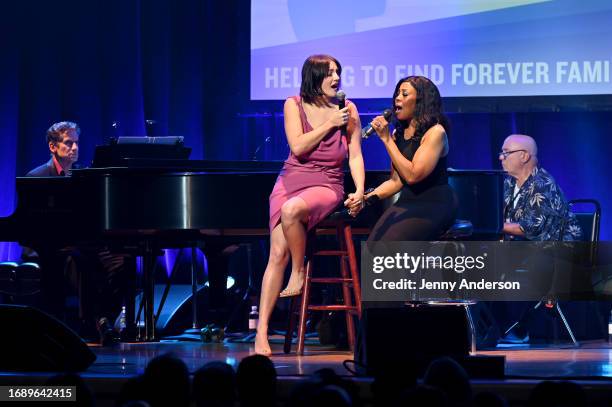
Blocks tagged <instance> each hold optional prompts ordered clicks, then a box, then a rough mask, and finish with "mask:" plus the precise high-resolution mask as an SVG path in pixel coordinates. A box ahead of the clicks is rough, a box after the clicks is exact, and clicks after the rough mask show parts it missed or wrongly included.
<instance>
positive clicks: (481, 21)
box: [251, 0, 612, 100]
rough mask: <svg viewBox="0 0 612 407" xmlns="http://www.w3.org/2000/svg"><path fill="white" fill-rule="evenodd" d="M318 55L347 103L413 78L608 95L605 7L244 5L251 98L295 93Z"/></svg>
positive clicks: (472, 87) (309, 1) (438, 2)
mask: <svg viewBox="0 0 612 407" xmlns="http://www.w3.org/2000/svg"><path fill="white" fill-rule="evenodd" d="M321 53H325V54H331V55H333V56H335V57H336V58H338V59H339V61H340V62H341V64H342V67H343V72H342V87H343V89H345V90H346V92H347V94H348V96H349V97H351V98H388V97H389V96H390V95H391V94H392V93H393V88H394V86H395V83H396V82H397V80H398V79H399V78H401V77H404V76H408V75H413V74H414V75H425V76H427V77H429V78H431V79H432V80H433V81H434V82H435V83H436V84H437V85H438V86H439V88H440V91H441V93H442V95H444V96H447V97H449V96H450V97H470V96H536V95H601V94H612V84H611V76H612V75H611V72H610V71H611V66H610V65H611V60H612V1H611V0H582V1H578V0H497V1H495V0H490V1H482V0H481V1H479V0H464V1H458V0H252V2H251V99H253V100H277V99H284V98H286V97H287V96H288V95H292V94H296V93H298V91H299V85H300V80H301V78H300V70H301V66H302V63H303V62H304V59H305V58H306V57H307V56H308V55H311V54H321Z"/></svg>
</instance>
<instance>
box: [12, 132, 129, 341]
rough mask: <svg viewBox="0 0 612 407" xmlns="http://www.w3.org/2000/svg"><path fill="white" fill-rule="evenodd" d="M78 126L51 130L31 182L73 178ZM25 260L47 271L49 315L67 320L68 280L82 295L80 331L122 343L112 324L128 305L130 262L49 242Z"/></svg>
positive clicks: (29, 251)
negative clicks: (125, 292)
mask: <svg viewBox="0 0 612 407" xmlns="http://www.w3.org/2000/svg"><path fill="white" fill-rule="evenodd" d="M80 134H81V129H80V128H79V126H78V124H76V123H73V122H68V121H63V122H58V123H55V124H53V125H52V126H51V127H49V129H48V130H47V144H48V146H49V151H50V153H51V158H50V159H49V161H47V162H46V163H45V164H42V165H40V166H39V167H36V168H35V169H33V170H32V171H30V172H28V174H27V176H29V177H62V176H69V175H70V171H71V170H72V167H73V165H74V163H75V162H76V161H77V160H78V158H79V136H80ZM22 257H24V258H26V259H28V260H36V261H38V262H39V263H40V264H41V269H42V276H41V281H42V292H43V306H44V307H45V308H46V311H48V312H50V313H52V314H54V315H55V316H56V317H58V318H60V319H62V318H63V317H64V315H63V314H64V303H63V302H64V301H65V298H64V295H63V294H64V285H65V282H66V279H67V278H68V279H69V280H71V284H70V285H71V286H72V287H73V288H74V289H76V290H77V291H78V294H79V319H80V322H81V324H82V325H83V326H82V327H80V328H81V329H79V330H80V331H82V333H85V334H87V333H88V328H89V329H90V330H93V329H91V328H93V326H94V323H95V327H96V328H97V330H98V332H99V334H100V341H101V342H102V344H104V345H108V344H112V343H114V342H117V341H118V339H119V338H118V335H117V332H115V331H114V330H113V326H112V324H111V322H110V321H113V320H114V318H115V317H116V316H117V315H118V313H119V312H120V310H121V306H122V305H123V300H124V298H123V290H122V287H123V286H125V284H124V281H123V280H124V279H125V277H126V274H127V270H124V269H125V268H126V266H127V265H126V257H125V256H123V255H117V254H113V253H111V252H109V251H108V250H107V249H106V248H102V247H96V248H93V249H92V248H87V249H86V248H82V247H79V248H74V247H68V248H61V249H59V250H58V248H57V247H54V245H53V242H50V244H49V246H48V247H37V248H36V252H35V251H34V250H32V249H30V248H26V247H24V251H23V254H22Z"/></svg>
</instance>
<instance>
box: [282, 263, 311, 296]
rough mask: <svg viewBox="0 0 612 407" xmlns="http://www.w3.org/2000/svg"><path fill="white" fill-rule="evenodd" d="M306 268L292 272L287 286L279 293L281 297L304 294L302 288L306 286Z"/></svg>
mask: <svg viewBox="0 0 612 407" xmlns="http://www.w3.org/2000/svg"><path fill="white" fill-rule="evenodd" d="M304 275H305V273H304V270H303V269H302V270H300V271H297V272H292V273H291V276H290V277H289V282H288V283H287V287H285V289H284V290H283V291H281V292H280V294H279V295H278V296H279V297H280V298H284V297H294V296H296V295H300V294H302V288H303V287H304Z"/></svg>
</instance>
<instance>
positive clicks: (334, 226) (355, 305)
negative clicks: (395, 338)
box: [283, 210, 361, 356]
mask: <svg viewBox="0 0 612 407" xmlns="http://www.w3.org/2000/svg"><path fill="white" fill-rule="evenodd" d="M352 219H353V218H352V217H350V216H349V215H348V214H347V212H346V211H345V210H338V211H336V212H333V213H332V214H331V215H329V216H328V217H327V218H326V219H324V220H323V221H321V222H320V223H319V224H318V225H317V226H316V227H315V228H313V229H312V230H311V231H310V232H309V233H308V240H307V243H306V271H305V276H304V287H303V289H302V295H301V296H295V297H292V299H291V306H290V310H289V324H288V325H289V326H288V329H287V333H286V334H285V345H284V347H283V350H284V352H285V353H289V352H291V341H292V337H293V331H294V330H295V319H296V318H295V317H296V308H297V305H298V302H299V304H300V307H299V313H298V316H299V318H298V320H299V321H298V326H297V328H298V333H297V352H296V353H297V354H298V355H300V356H301V355H303V354H304V339H305V336H306V320H307V317H308V311H345V313H346V331H347V337H348V343H349V346H350V348H351V350H354V348H355V327H354V325H353V315H357V317H358V318H361V287H360V285H359V267H358V266H357V255H356V254H355V245H354V243H353V230H352V227H351V221H352ZM323 234H335V235H336V238H337V240H338V242H339V249H338V250H319V249H318V248H317V242H316V240H317V239H316V237H317V235H323ZM316 256H335V257H339V258H340V277H313V275H314V258H315V257H316ZM313 283H317V284H342V297H343V303H342V304H336V305H311V304H310V292H311V288H312V287H311V286H312V284H313ZM351 292H352V298H351Z"/></svg>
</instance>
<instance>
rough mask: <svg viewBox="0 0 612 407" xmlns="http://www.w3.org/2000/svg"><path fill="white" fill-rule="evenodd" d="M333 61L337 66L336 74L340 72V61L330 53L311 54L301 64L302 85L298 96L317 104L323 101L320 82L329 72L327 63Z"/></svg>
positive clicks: (307, 101)
mask: <svg viewBox="0 0 612 407" xmlns="http://www.w3.org/2000/svg"><path fill="white" fill-rule="evenodd" d="M331 61H333V62H335V63H336V66H337V67H338V76H340V74H341V73H342V66H341V65H340V62H338V60H337V59H336V58H334V57H332V56H331V55H311V56H309V57H308V58H306V61H304V65H302V85H301V87H300V96H301V97H302V99H303V100H304V102H306V103H310V104H315V105H319V104H322V103H323V92H322V91H321V84H322V83H323V79H325V78H326V77H327V75H328V73H329V63H330V62H331Z"/></svg>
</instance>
